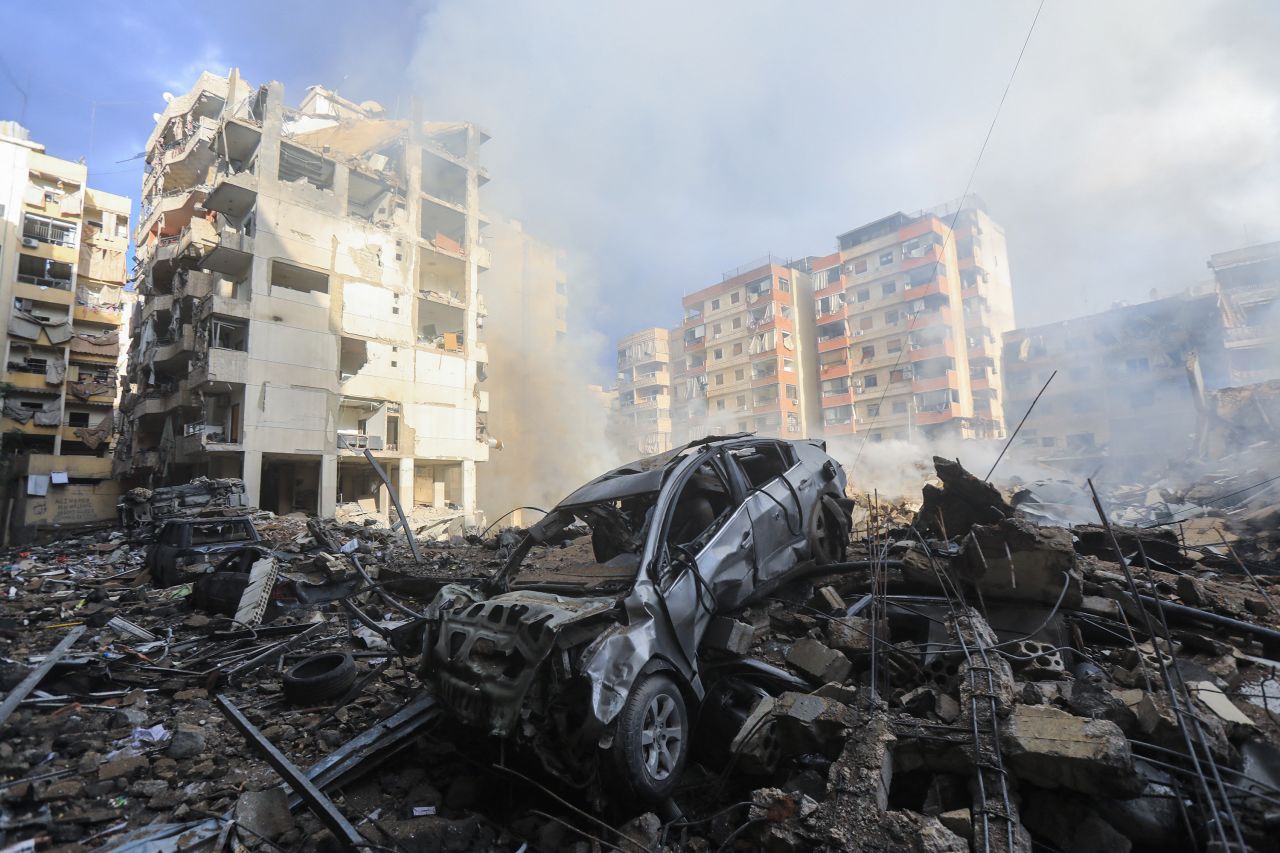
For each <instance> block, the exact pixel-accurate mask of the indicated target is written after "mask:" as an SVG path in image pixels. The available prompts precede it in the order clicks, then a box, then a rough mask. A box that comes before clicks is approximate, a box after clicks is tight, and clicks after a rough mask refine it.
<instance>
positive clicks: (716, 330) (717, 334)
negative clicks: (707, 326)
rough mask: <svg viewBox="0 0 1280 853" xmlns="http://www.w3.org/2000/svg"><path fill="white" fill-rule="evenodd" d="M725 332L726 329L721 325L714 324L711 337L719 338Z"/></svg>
mask: <svg viewBox="0 0 1280 853" xmlns="http://www.w3.org/2000/svg"><path fill="white" fill-rule="evenodd" d="M723 331H724V329H722V328H721V327H720V324H719V323H713V324H712V325H711V337H713V338H718V337H720V334H721V333H722V332H723Z"/></svg>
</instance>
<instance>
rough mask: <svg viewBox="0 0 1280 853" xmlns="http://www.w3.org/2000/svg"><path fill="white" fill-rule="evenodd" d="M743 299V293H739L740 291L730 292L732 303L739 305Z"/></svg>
mask: <svg viewBox="0 0 1280 853" xmlns="http://www.w3.org/2000/svg"><path fill="white" fill-rule="evenodd" d="M741 301H742V294H741V293H739V292H738V291H736V290H735V291H734V292H733V293H730V294H729V304H730V305H737V304H738V303H739V302H741Z"/></svg>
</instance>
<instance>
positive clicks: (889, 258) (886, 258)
mask: <svg viewBox="0 0 1280 853" xmlns="http://www.w3.org/2000/svg"><path fill="white" fill-rule="evenodd" d="M891 263H893V249H890V250H889V251H887V252H881V253H880V266H882V267H887V266H889V264H891Z"/></svg>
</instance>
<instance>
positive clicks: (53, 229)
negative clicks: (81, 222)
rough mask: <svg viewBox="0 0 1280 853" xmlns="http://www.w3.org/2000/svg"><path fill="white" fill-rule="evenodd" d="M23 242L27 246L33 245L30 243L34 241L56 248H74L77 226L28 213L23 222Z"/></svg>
mask: <svg viewBox="0 0 1280 853" xmlns="http://www.w3.org/2000/svg"><path fill="white" fill-rule="evenodd" d="M22 241H23V243H24V244H26V245H31V242H29V241H34V242H40V243H51V244H53V245H55V246H74V245H75V244H76V226H75V224H74V223H71V222H62V221H61V220H58V219H50V218H49V217H47V216H35V215H34V214H30V213H28V214H27V215H26V216H24V217H23V220H22Z"/></svg>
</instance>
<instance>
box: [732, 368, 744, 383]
mask: <svg viewBox="0 0 1280 853" xmlns="http://www.w3.org/2000/svg"><path fill="white" fill-rule="evenodd" d="M746 378H747V372H746V368H743V367H739V368H738V369H737V370H735V371H733V379H734V381H735V382H741V381H742V380H743V379H746Z"/></svg>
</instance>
